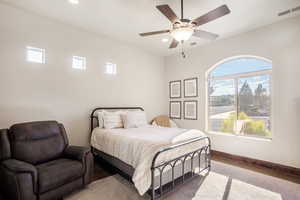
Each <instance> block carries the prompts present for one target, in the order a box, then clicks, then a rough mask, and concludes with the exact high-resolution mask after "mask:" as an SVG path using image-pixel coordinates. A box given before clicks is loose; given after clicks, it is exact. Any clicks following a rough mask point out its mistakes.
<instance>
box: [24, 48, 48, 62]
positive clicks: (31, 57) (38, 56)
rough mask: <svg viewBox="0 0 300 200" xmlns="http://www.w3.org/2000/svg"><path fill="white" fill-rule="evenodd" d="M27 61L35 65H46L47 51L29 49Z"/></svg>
mask: <svg viewBox="0 0 300 200" xmlns="http://www.w3.org/2000/svg"><path fill="white" fill-rule="evenodd" d="M27 61H28V62H34V63H42V64H43V63H45V49H40V48H35V47H27Z"/></svg>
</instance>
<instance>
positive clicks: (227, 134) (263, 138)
mask: <svg viewBox="0 0 300 200" xmlns="http://www.w3.org/2000/svg"><path fill="white" fill-rule="evenodd" d="M206 133H207V134H210V135H220V136H227V137H238V138H245V139H250V140H258V141H265V142H271V141H272V138H268V137H259V136H248V135H247V136H246V135H235V134H231V133H222V132H214V131H206Z"/></svg>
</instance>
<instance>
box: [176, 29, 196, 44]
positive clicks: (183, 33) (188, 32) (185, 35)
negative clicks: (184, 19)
mask: <svg viewBox="0 0 300 200" xmlns="http://www.w3.org/2000/svg"><path fill="white" fill-rule="evenodd" d="M193 33H194V29H193V28H191V27H182V28H177V29H173V30H172V31H171V36H172V37H173V38H174V39H175V40H177V41H178V42H181V41H187V40H189V39H190V38H191V36H192V35H193Z"/></svg>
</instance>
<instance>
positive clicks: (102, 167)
mask: <svg viewBox="0 0 300 200" xmlns="http://www.w3.org/2000/svg"><path fill="white" fill-rule="evenodd" d="M212 160H214V161H218V162H221V163H225V164H228V165H233V166H237V167H240V168H244V169H248V170H252V171H255V172H259V173H262V174H265V175H269V176H273V177H277V178H280V179H284V180H288V181H291V182H294V183H298V184H300V176H296V175H292V174H285V173H282V172H278V171H276V170H274V169H269V168H264V167H259V166H256V165H253V164H249V163H245V162H241V161H234V160H232V159H227V158H224V157H220V156H217V155H214V156H213V157H212ZM116 173H117V171H115V169H113V168H112V167H111V166H109V165H107V164H106V163H103V162H101V161H99V160H98V159H96V160H95V173H94V180H98V179H101V178H105V177H108V176H111V175H114V174H116Z"/></svg>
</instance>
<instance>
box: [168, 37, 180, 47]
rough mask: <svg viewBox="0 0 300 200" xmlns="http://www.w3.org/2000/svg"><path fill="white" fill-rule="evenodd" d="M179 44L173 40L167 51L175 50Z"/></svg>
mask: <svg viewBox="0 0 300 200" xmlns="http://www.w3.org/2000/svg"><path fill="white" fill-rule="evenodd" d="M178 44H179V42H178V41H177V40H175V39H173V41H172V43H171V45H170V46H169V49H173V48H176V47H177V46H178Z"/></svg>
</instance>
